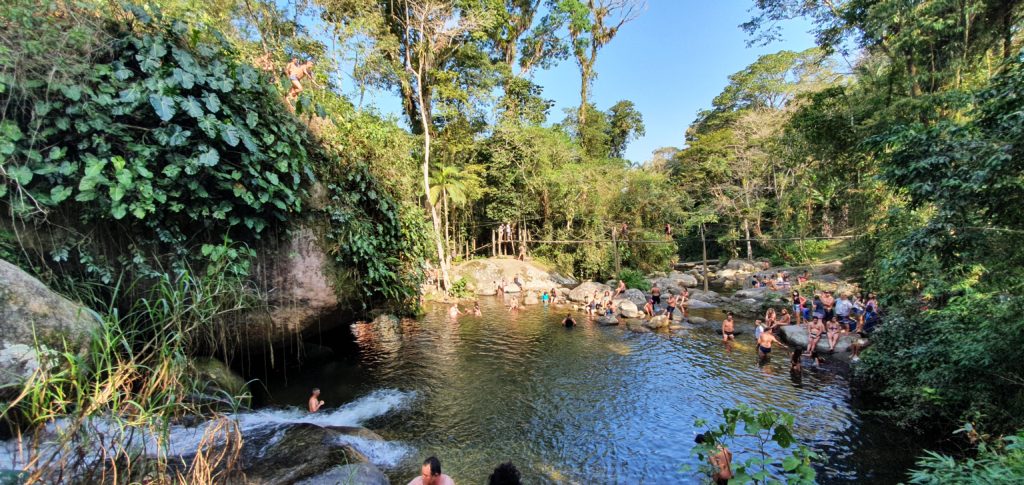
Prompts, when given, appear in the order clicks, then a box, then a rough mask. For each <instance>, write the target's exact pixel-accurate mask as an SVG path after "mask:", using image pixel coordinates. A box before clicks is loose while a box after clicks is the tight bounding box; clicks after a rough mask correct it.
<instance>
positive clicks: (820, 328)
mask: <svg viewBox="0 0 1024 485" xmlns="http://www.w3.org/2000/svg"><path fill="white" fill-rule="evenodd" d="M824 333H825V324H824V323H821V318H820V317H818V316H815V317H814V320H813V321H812V322H811V325H810V326H809V327H808V328H807V351H806V352H804V355H811V354H813V353H814V349H815V348H817V347H818V341H819V340H821V336H822V335H823V334H824Z"/></svg>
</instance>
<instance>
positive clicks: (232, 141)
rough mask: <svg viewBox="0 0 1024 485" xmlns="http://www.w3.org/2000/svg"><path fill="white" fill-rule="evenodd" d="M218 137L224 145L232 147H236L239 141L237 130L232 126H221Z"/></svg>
mask: <svg viewBox="0 0 1024 485" xmlns="http://www.w3.org/2000/svg"><path fill="white" fill-rule="evenodd" d="M220 137H221V139H222V140H224V143H227V144H228V145H231V146H233V147H235V146H238V143H239V142H240V141H241V139H240V138H239V133H238V128H235V127H234V125H227V124H225V125H222V126H221V128H220Z"/></svg>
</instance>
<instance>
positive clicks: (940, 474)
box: [910, 425, 1024, 485]
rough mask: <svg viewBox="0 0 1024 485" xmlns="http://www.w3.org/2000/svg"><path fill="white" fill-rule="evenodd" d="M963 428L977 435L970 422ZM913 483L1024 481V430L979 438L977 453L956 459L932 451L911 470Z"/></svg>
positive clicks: (932, 484)
mask: <svg viewBox="0 0 1024 485" xmlns="http://www.w3.org/2000/svg"><path fill="white" fill-rule="evenodd" d="M961 431H963V432H966V433H968V434H969V435H975V436H976V433H975V432H974V430H973V428H972V427H971V426H970V425H967V426H965V427H964V428H963V429H961ZM910 483H913V484H918V485H940V484H948V483H953V484H963V485H967V484H978V485H982V484H985V485H988V484H999V483H1005V484H1011V483H1024V430H1021V431H1017V434H1015V435H1013V436H1008V437H1005V438H1002V439H994V440H985V439H981V440H980V441H978V446H977V455H976V456H975V457H973V458H961V459H959V460H958V459H956V458H953V457H951V456H947V455H943V454H940V453H935V452H933V451H929V452H928V453H927V455H926V456H924V457H923V458H921V459H920V460H918V461H917V469H915V470H913V471H911V473H910Z"/></svg>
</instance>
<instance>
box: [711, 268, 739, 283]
mask: <svg viewBox="0 0 1024 485" xmlns="http://www.w3.org/2000/svg"><path fill="white" fill-rule="evenodd" d="M739 273H740V272H739V271H736V270H734V269H723V270H722V271H719V272H718V273H717V274H715V279H716V280H730V279H733V278H736V277H737V276H736V275H737V274H739Z"/></svg>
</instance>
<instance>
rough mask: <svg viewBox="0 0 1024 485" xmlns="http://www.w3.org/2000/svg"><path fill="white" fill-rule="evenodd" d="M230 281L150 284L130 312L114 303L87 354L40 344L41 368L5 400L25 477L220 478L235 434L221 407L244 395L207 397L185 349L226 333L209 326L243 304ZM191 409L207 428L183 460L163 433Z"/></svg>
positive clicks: (231, 459) (232, 406)
mask: <svg viewBox="0 0 1024 485" xmlns="http://www.w3.org/2000/svg"><path fill="white" fill-rule="evenodd" d="M237 283H238V282H237V281H233V278H219V277H204V278H194V277H192V276H191V274H190V273H187V272H185V273H182V274H179V275H177V276H174V277H171V276H167V275H165V276H163V277H161V278H159V279H157V280H156V282H155V283H147V284H148V285H149V287H148V289H147V290H145V291H144V294H146V295H148V296H147V297H144V298H139V299H137V300H136V301H135V302H134V303H133V304H132V305H131V306H130V307H129V308H128V309H127V310H126V311H123V312H122V311H121V310H120V309H119V308H118V307H117V306H116V305H115V304H113V303H111V304H109V306H108V307H107V309H106V311H105V312H104V313H103V315H102V322H101V324H100V325H99V327H98V331H97V332H96V333H95V334H94V335H93V336H92V339H91V342H90V346H89V349H88V351H87V352H85V353H84V354H80V353H77V352H75V351H74V350H68V351H62V352H56V351H46V350H45V349H44V348H43V347H41V346H40V347H39V351H40V352H41V355H44V357H42V358H41V360H42V362H41V365H40V366H39V368H38V370H36V371H35V373H34V374H32V375H31V376H30V377H29V378H28V380H27V381H26V382H25V384H24V385H23V387H22V388H21V390H20V392H19V393H18V394H17V396H16V397H15V398H14V399H12V400H11V401H9V402H6V403H2V404H0V417H2V419H3V420H4V421H6V422H7V424H8V425H9V426H10V427H11V429H12V430H13V434H14V435H15V437H16V442H17V443H18V450H17V455H18V464H19V466H20V469H21V472H22V474H21V476H22V479H23V480H24V481H25V483H135V482H145V483H174V482H178V483H215V482H220V481H223V480H224V479H225V478H226V477H227V476H228V474H229V473H230V472H231V469H232V467H233V465H234V463H235V462H236V461H237V459H238V456H239V452H240V449H241V442H242V440H241V434H240V431H239V429H238V427H237V425H236V424H235V423H234V422H233V421H232V420H230V419H226V418H225V417H224V416H223V415H222V414H221V413H222V412H224V411H231V410H236V409H237V407H238V405H239V403H240V402H241V401H242V400H243V399H245V398H246V397H247V396H234V395H229V394H228V393H224V392H222V395H219V396H210V395H209V392H208V391H207V390H206V387H207V386H206V384H207V383H206V382H204V381H203V379H202V378H200V377H199V376H198V375H197V373H196V372H194V371H193V369H192V367H191V363H190V360H189V355H190V353H191V351H192V350H194V349H195V348H197V347H198V346H202V347H206V346H208V345H210V344H211V343H217V342H219V341H220V343H224V342H223V341H221V339H225V340H226V339H227V337H225V336H223V335H220V336H218V335H217V334H215V333H214V332H211V329H213V328H216V326H214V325H213V324H214V323H215V322H218V321H220V320H223V319H225V318H227V317H228V316H229V314H230V313H232V312H235V311H238V310H240V309H242V308H244V307H245V301H246V299H245V297H244V296H242V295H240V293H244V291H240V289H241V288H242V287H241V286H239V285H238V284H237ZM135 284H136V285H138V284H142V282H136V283H135ZM123 291H128V292H129V293H135V292H136V291H138V289H137V288H129V287H124V286H121V285H117V286H115V287H114V288H113V291H112V294H108V295H107V296H108V299H107V301H110V302H116V301H119V298H118V295H119V294H120V293H121V292H123ZM188 416H203V417H204V418H205V419H210V420H212V422H213V423H214V424H213V425H210V426H207V427H206V428H205V429H206V431H205V435H204V436H202V438H201V440H200V442H199V445H198V449H197V450H196V453H195V455H194V457H192V458H190V459H189V460H184V461H183V460H182V458H180V457H177V456H175V454H174V453H173V452H172V450H171V449H170V447H169V444H170V443H169V432H170V427H171V424H172V423H173V422H175V421H176V420H179V419H181V418H185V417H188ZM188 455H189V456H191V450H190V451H189V453H188Z"/></svg>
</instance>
